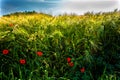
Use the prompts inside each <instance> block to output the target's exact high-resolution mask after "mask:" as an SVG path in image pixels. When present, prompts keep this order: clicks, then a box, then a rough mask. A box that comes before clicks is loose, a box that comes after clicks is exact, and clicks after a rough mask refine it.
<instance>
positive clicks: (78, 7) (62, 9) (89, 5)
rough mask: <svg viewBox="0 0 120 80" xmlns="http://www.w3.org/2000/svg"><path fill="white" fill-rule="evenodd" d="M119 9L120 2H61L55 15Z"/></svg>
mask: <svg viewBox="0 0 120 80" xmlns="http://www.w3.org/2000/svg"><path fill="white" fill-rule="evenodd" d="M116 8H117V9H120V0H62V3H61V4H59V9H57V10H56V11H55V13H76V14H83V13H85V12H88V11H90V12H108V11H113V10H114V9H116Z"/></svg>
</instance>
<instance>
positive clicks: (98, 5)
mask: <svg viewBox="0 0 120 80" xmlns="http://www.w3.org/2000/svg"><path fill="white" fill-rule="evenodd" d="M114 9H120V0H0V15H3V14H9V13H13V12H19V11H33V10H35V11H37V12H44V13H49V14H52V15H58V14H62V13H68V14H69V13H76V14H83V13H85V12H88V11H90V12H92V11H93V12H100V11H103V12H107V11H113V10H114Z"/></svg>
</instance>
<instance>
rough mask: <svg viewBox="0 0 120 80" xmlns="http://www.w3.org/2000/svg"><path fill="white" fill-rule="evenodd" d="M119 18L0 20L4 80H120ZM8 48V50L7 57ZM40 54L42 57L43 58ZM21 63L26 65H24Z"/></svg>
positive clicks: (22, 17)
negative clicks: (83, 68)
mask: <svg viewBox="0 0 120 80" xmlns="http://www.w3.org/2000/svg"><path fill="white" fill-rule="evenodd" d="M119 14H120V11H114V12H109V13H102V14H101V13H98V14H85V15H83V16H78V15H61V16H57V17H54V16H50V15H45V14H37V13H34V14H12V15H9V16H3V17H1V18H0V65H1V67H0V79H1V80H55V79H57V80H120V77H119V76H120V63H119V62H120V15H119ZM4 49H7V50H9V53H8V54H7V55H5V54H3V50H4ZM38 51H41V52H42V53H43V55H42V56H38V55H37V54H36V53H37V52H38ZM67 57H70V58H71V62H73V63H74V66H73V67H71V66H69V64H68V62H67ZM20 59H25V60H26V63H25V64H20V62H19V60H20ZM82 67H85V72H83V73H82V72H81V71H80V69H81V68H82Z"/></svg>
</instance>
